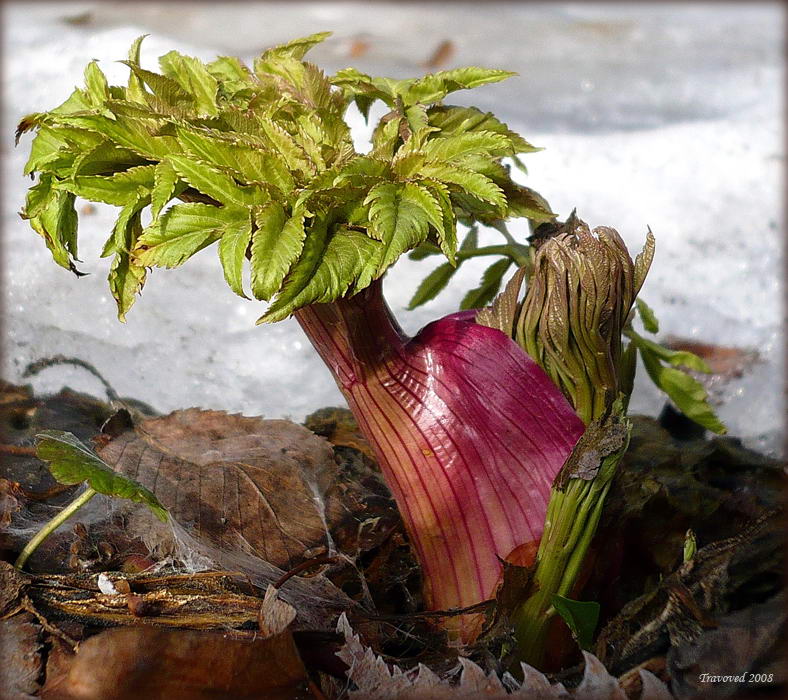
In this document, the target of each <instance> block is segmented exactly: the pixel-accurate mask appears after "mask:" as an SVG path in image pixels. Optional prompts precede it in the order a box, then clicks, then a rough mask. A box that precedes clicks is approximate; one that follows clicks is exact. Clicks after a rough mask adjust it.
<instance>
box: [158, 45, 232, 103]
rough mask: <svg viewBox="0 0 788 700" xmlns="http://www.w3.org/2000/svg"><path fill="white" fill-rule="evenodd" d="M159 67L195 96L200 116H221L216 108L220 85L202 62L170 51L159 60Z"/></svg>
mask: <svg viewBox="0 0 788 700" xmlns="http://www.w3.org/2000/svg"><path fill="white" fill-rule="evenodd" d="M159 65H160V66H161V69H162V72H163V73H164V74H165V75H166V76H167V77H168V78H172V79H173V80H175V82H177V83H178V85H180V86H181V88H183V90H184V91H185V92H186V93H188V94H189V95H192V96H193V98H194V103H195V105H196V106H197V110H198V113H199V114H200V115H208V116H211V117H215V116H216V115H218V114H219V109H218V108H217V106H216V92H217V90H218V87H219V84H218V83H217V82H216V78H214V77H213V76H212V75H211V74H210V73H209V72H208V69H207V68H206V67H205V64H203V62H202V61H200V60H199V59H197V58H194V57H193V56H184V55H183V54H180V53H178V52H177V51H170V52H169V53H166V54H164V56H162V57H161V58H159Z"/></svg>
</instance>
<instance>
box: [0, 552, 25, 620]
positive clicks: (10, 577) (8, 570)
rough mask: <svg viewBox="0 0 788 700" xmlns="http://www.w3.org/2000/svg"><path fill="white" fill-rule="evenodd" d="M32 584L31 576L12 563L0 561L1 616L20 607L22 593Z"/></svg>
mask: <svg viewBox="0 0 788 700" xmlns="http://www.w3.org/2000/svg"><path fill="white" fill-rule="evenodd" d="M29 584H30V577H29V576H27V575H26V574H23V573H22V572H21V571H19V570H17V569H16V568H14V567H13V566H11V564H9V563H8V562H5V561H0V616H3V615H8V614H9V613H11V612H12V611H13V610H14V609H15V608H17V607H18V605H19V602H20V599H21V597H22V593H23V592H24V591H25V589H26V588H27V587H28V585H29Z"/></svg>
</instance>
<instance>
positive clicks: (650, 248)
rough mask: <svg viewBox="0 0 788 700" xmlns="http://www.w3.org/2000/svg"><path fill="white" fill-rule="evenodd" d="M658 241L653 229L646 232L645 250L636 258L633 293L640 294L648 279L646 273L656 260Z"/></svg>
mask: <svg viewBox="0 0 788 700" xmlns="http://www.w3.org/2000/svg"><path fill="white" fill-rule="evenodd" d="M655 248H656V242H655V241H654V234H653V233H651V229H649V230H648V233H647V234H646V243H645V244H644V245H643V250H641V251H640V253H638V255H637V257H636V258H635V276H634V281H633V284H632V290H633V294H638V292H640V288H641V287H642V286H643V282H645V281H646V275H647V274H648V271H649V269H650V268H651V262H652V261H653V260H654V250H655Z"/></svg>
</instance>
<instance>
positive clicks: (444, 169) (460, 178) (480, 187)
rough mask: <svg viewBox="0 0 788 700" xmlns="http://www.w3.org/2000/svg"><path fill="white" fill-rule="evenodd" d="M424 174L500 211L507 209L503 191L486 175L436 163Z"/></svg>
mask: <svg viewBox="0 0 788 700" xmlns="http://www.w3.org/2000/svg"><path fill="white" fill-rule="evenodd" d="M422 172H423V174H424V175H425V176H426V177H431V178H434V179H436V180H440V181H441V182H443V183H446V184H448V185H454V186H455V187H457V188H459V189H460V191H461V193H463V194H465V195H468V196H471V197H475V198H476V199H480V200H482V201H483V202H488V203H490V204H492V205H493V206H494V207H495V208H496V209H498V210H500V211H503V210H504V209H505V208H506V197H505V196H504V193H503V191H502V190H501V188H500V187H498V185H496V184H495V183H494V182H493V181H492V180H490V178H488V177H485V176H484V175H480V174H479V173H475V172H473V171H472V170H466V169H464V168H460V167H458V166H451V165H442V164H436V163H428V164H427V165H425V166H424V169H423V171H422Z"/></svg>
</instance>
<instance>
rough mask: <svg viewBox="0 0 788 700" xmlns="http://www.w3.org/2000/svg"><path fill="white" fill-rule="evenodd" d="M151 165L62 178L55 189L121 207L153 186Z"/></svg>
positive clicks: (152, 167) (153, 169) (152, 168)
mask: <svg viewBox="0 0 788 700" xmlns="http://www.w3.org/2000/svg"><path fill="white" fill-rule="evenodd" d="M155 169H156V168H155V166H153V165H142V166H140V167H136V168H129V169H128V170H126V171H124V172H120V173H115V174H114V175H110V176H105V175H78V176H77V177H75V178H74V179H73V180H70V181H69V180H62V181H60V182H58V183H56V184H55V188H56V189H62V190H66V191H67V192H72V193H73V194H75V195H77V196H79V197H82V198H83V199H89V200H90V201H91V202H104V203H105V204H114V205H115V206H119V207H122V206H124V205H126V204H128V203H129V202H132V201H134V200H135V199H136V198H138V197H139V196H140V195H142V194H146V193H147V192H149V191H150V190H151V189H152V188H153V182H154V171H155Z"/></svg>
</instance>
